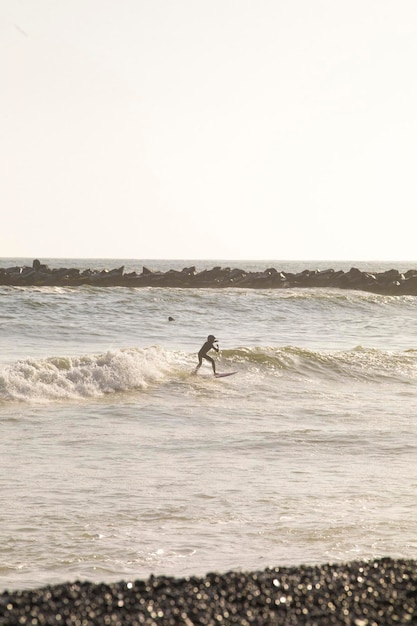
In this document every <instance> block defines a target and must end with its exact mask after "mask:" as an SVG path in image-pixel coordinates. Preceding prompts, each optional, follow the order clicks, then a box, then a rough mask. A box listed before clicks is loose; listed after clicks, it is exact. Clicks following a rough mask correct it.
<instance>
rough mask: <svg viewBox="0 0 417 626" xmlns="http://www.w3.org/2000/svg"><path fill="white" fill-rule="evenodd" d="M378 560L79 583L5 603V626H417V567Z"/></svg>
mask: <svg viewBox="0 0 417 626" xmlns="http://www.w3.org/2000/svg"><path fill="white" fill-rule="evenodd" d="M416 563H417V562H416V561H412V560H393V559H389V558H386V559H380V560H375V561H367V562H359V561H355V562H352V563H347V564H337V565H321V566H300V567H277V568H274V569H266V570H264V571H259V572H246V573H239V572H229V573H227V574H207V576H205V577H187V578H182V579H176V578H167V577H163V576H158V577H153V576H151V577H150V578H149V579H148V580H145V581H132V582H118V583H113V584H93V583H89V582H75V583H67V584H64V585H54V586H48V587H43V588H41V589H36V590H29V591H16V592H13V593H8V592H7V591H6V592H3V593H2V594H1V595H0V624H1V625H6V624H7V625H13V626H17V625H19V624H26V625H30V626H41V625H42V626H43V625H53V626H57V625H71V626H96V625H102V624H103V625H106V626H130V625H132V626H133V625H135V626H139V625H142V624H145V625H149V626H151V625H152V626H155V625H164V626H165V625H167V626H168V625H173V626H174V625H184V626H197V625H198V626H200V625H213V626H214V625H216V626H219V625H221V624H239V626H248V625H250V624H251V625H252V624H253V625H256V626H262V625H265V624H271V625H283V626H286V625H292V624H306V625H307V624H308V625H309V626H314V625H320V626H321V625H322V626H325V625H326V626H327V625H331V624H337V625H343V624H349V625H352V626H390V625H391V624H392V625H394V624H395V626H399V625H402V624H417V602H416V598H417V565H416Z"/></svg>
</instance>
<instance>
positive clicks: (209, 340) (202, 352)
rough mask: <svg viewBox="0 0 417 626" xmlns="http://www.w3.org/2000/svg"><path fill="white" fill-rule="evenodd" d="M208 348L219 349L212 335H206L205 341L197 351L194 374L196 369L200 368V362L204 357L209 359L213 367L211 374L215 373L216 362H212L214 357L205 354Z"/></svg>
mask: <svg viewBox="0 0 417 626" xmlns="http://www.w3.org/2000/svg"><path fill="white" fill-rule="evenodd" d="M214 343H216V345H214ZM209 350H215V351H216V352H218V351H219V346H218V342H217V339H216V337H215V336H214V335H209V336H208V337H207V341H206V342H205V343H204V344H203V346H202V347H201V348H200V351H199V353H198V365H197V367H196V368H195V373H196V374H197V372H198V370H199V369H200V367H201V364H202V363H203V359H206V361H209V362H210V363H211V367H212V368H213V374H214V375H216V364H215V362H214V359H212V358H211V356H208V354H207V352H209Z"/></svg>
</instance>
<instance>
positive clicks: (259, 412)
mask: <svg viewBox="0 0 417 626" xmlns="http://www.w3.org/2000/svg"><path fill="white" fill-rule="evenodd" d="M42 262H45V261H44V260H42ZM46 262H47V263H48V265H49V266H50V267H74V266H76V267H80V268H82V269H87V268H89V267H90V268H92V269H104V268H105V267H107V268H108V269H113V268H115V267H119V266H120V265H125V269H126V271H133V270H135V271H139V272H140V271H142V266H143V265H146V266H147V267H149V268H150V269H154V270H160V271H167V270H168V269H170V268H172V269H182V268H183V267H189V266H190V265H196V267H197V271H200V270H203V269H211V268H212V267H214V266H215V265H221V266H222V267H226V266H229V267H239V268H242V269H248V270H257V269H260V270H263V269H266V268H268V267H275V268H276V269H278V270H283V271H302V270H303V269H316V268H319V269H327V268H330V267H333V268H335V269H339V268H341V269H346V270H348V269H349V268H350V267H351V266H352V265H355V266H356V267H359V268H360V269H363V270H371V271H372V270H375V271H384V270H385V269H391V268H395V269H399V270H407V269H414V268H415V267H416V266H417V263H416V264H412V263H407V264H399V263H390V264H375V263H362V264H358V263H356V264H355V263H345V264H340V263H334V262H331V261H328V262H325V263H324V262H323V263H321V264H318V263H317V262H315V263H310V262H308V261H304V262H298V263H295V262H280V261H265V262H259V263H255V262H251V263H249V262H246V263H244V262H241V261H240V262H239V261H236V262H233V261H227V262H226V261H217V260H213V261H204V262H203V261H198V262H197V261H188V260H185V261H147V262H146V261H139V260H138V261H132V260H113V261H108V260H106V261H104V260H95V261H92V260H82V259H77V260H71V259H59V260H54V259H50V260H47V261H46ZM24 264H26V265H30V264H31V261H29V260H21V259H2V260H1V263H0V265H1V266H2V267H11V266H14V265H24ZM169 317H173V318H174V320H173V321H169V320H168V318H169ZM416 326H417V298H414V297H411V296H384V295H375V294H371V293H366V292H360V291H353V290H337V289H316V288H314V289H282V290H281V289H275V290H273V289H271V290H251V289H239V288H237V289H236V288H235V289H227V288H226V289H207V288H206V289H175V288H173V289H170V288H142V289H140V288H138V289H135V288H126V287H109V288H104V287H101V288H100V287H78V288H71V287H68V288H61V287H0V336H1V353H0V433H1V436H0V588H1V589H10V590H11V589H19V588H30V587H37V586H40V585H43V584H50V583H57V582H64V581H72V580H77V579H78V580H83V579H88V580H92V581H104V582H110V581H114V580H120V579H125V580H126V579H136V578H145V577H147V576H149V575H150V574H151V573H152V574H155V575H160V574H166V575H173V576H177V577H181V576H185V575H191V574H196V575H199V574H201V575H202V574H205V573H207V572H210V571H219V572H225V571H228V570H232V569H240V570H249V569H264V568H265V567H268V566H277V565H299V564H313V563H323V562H338V561H349V560H353V559H369V558H374V557H382V556H392V557H407V558H417V540H416V537H415V520H416V516H417V505H416V498H415V492H416V488H417V461H416V458H417V438H416V434H417V432H416V431H417V428H416V415H417V411H416V408H417V403H416V384H417V339H416V337H417V333H416ZM208 334H214V335H215V336H216V337H217V338H218V339H219V345H220V353H219V355H216V354H214V355H213V356H214V358H215V359H216V363H217V369H218V371H229V370H237V372H238V373H237V374H236V375H235V376H231V377H229V378H225V379H222V380H217V379H215V378H214V377H213V376H212V372H211V368H210V366H209V364H203V366H202V368H201V369H200V371H199V374H198V375H194V374H193V371H194V368H195V366H196V364H197V356H196V353H197V352H198V350H199V348H200V347H201V345H202V344H203V343H204V341H205V340H206V338H207V335H208Z"/></svg>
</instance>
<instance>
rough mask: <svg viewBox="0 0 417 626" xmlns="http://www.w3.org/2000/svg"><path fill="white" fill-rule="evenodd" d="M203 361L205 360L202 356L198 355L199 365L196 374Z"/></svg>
mask: <svg viewBox="0 0 417 626" xmlns="http://www.w3.org/2000/svg"><path fill="white" fill-rule="evenodd" d="M202 362H203V359H202V357H201V356H200V355H198V365H197V367H196V368H195V370H194V372H195V374H197V372H198V370H199V369H200V367H201V364H202Z"/></svg>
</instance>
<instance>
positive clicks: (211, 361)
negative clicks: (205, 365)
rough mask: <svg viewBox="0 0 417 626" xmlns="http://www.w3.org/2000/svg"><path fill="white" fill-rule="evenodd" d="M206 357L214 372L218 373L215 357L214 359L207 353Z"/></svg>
mask: <svg viewBox="0 0 417 626" xmlns="http://www.w3.org/2000/svg"><path fill="white" fill-rule="evenodd" d="M204 358H205V359H207V361H210V363H211V367H212V368H213V374H215V373H216V364H215V362H214V359H212V358H211V356H207V354H206V356H205V357H204Z"/></svg>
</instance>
